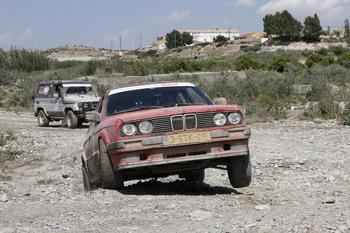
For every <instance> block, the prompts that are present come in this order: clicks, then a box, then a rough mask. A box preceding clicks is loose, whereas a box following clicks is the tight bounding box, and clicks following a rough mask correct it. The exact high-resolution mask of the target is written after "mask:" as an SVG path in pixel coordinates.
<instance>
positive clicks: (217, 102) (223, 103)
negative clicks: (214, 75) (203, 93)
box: [213, 97, 227, 105]
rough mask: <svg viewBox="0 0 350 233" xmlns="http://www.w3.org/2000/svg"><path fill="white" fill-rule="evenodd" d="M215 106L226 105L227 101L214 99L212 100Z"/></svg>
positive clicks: (223, 98)
mask: <svg viewBox="0 0 350 233" xmlns="http://www.w3.org/2000/svg"><path fill="white" fill-rule="evenodd" d="M213 102H214V104H215V105H226V104H227V99H226V98H225V97H219V98H215V99H214V100H213Z"/></svg>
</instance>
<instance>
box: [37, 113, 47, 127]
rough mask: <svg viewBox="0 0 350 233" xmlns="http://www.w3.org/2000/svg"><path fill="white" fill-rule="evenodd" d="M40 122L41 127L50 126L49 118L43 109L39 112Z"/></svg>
mask: <svg viewBox="0 0 350 233" xmlns="http://www.w3.org/2000/svg"><path fill="white" fill-rule="evenodd" d="M38 123H39V126H40V127H47V126H49V119H48V118H47V116H46V114H45V112H44V111H43V110H40V111H39V112H38Z"/></svg>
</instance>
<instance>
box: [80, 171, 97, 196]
mask: <svg viewBox="0 0 350 233" xmlns="http://www.w3.org/2000/svg"><path fill="white" fill-rule="evenodd" d="M81 171H82V175H83V184H84V190H85V191H87V192H88V191H92V190H94V185H92V184H91V182H90V178H89V175H88V173H87V170H86V168H85V167H84V166H81Z"/></svg>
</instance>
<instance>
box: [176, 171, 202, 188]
mask: <svg viewBox="0 0 350 233" xmlns="http://www.w3.org/2000/svg"><path fill="white" fill-rule="evenodd" d="M179 176H180V178H184V179H185V180H186V181H187V182H190V183H196V184H201V183H203V182H204V178H205V170H204V169H201V170H197V171H190V172H184V173H181V174H180V175H179Z"/></svg>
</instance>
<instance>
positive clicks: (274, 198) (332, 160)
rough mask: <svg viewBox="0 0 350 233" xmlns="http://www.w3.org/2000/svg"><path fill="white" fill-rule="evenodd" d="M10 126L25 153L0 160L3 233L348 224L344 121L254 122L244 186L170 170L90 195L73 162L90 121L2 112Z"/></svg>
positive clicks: (348, 145)
mask: <svg viewBox="0 0 350 233" xmlns="http://www.w3.org/2000/svg"><path fill="white" fill-rule="evenodd" d="M7 128H12V129H13V130H15V134H16V136H17V140H16V141H13V142H9V143H11V144H12V145H13V147H15V148H17V147H18V148H19V150H20V151H22V154H21V155H20V156H18V158H17V159H16V160H14V161H6V162H5V163H2V164H0V232H350V182H349V181H350V169H349V167H350V127H343V126H338V125H336V124H328V123H321V124H315V123H312V122H304V121H292V120H287V121H280V122H271V123H263V124H253V125H251V128H252V139H251V142H250V151H251V155H252V165H253V181H252V184H251V185H250V186H249V187H247V188H242V189H233V188H232V187H231V186H230V183H229V181H228V178H227V175H226V171H223V170H215V169H207V170H206V179H205V184H203V185H196V186H193V185H189V184H187V183H186V182H184V181H183V180H181V179H179V178H178V177H176V176H172V177H168V178H162V179H157V180H154V179H149V180H141V181H128V182H126V187H125V188H124V189H123V190H121V191H120V192H118V191H115V190H102V189H98V190H95V191H93V192H90V193H87V192H84V191H83V186H82V177H81V170H80V156H81V153H82V147H83V142H84V139H85V136H86V132H87V127H84V128H81V129H75V130H70V129H66V128H61V127H60V124H59V123H58V124H55V125H53V126H50V127H47V128H40V127H38V126H37V122H36V119H35V118H34V117H33V116H32V114H31V113H23V112H21V113H12V112H5V111H0V130H5V129H7ZM0 161H1V159H0Z"/></svg>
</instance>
